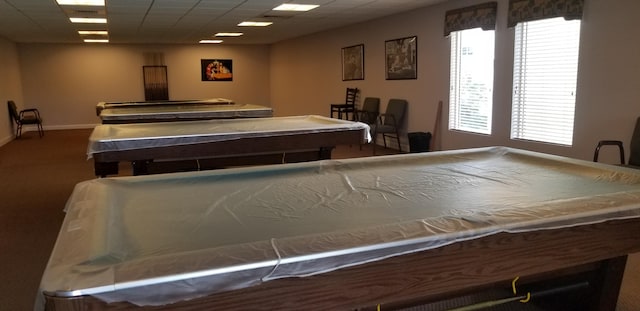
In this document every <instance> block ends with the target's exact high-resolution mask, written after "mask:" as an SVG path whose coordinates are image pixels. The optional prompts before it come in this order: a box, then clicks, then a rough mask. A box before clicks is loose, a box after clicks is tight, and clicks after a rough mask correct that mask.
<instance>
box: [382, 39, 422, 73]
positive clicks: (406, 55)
mask: <svg viewBox="0 0 640 311" xmlns="http://www.w3.org/2000/svg"><path fill="white" fill-rule="evenodd" d="M417 50H418V37H416V36H412V37H406V38H400V39H394V40H388V41H385V43H384V51H385V58H386V70H385V72H386V79H387V80H402V79H417V78H418V51H417Z"/></svg>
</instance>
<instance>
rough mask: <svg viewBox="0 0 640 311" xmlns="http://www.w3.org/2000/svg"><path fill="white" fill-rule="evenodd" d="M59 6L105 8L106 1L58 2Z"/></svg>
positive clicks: (64, 0)
mask: <svg viewBox="0 0 640 311" xmlns="http://www.w3.org/2000/svg"><path fill="white" fill-rule="evenodd" d="M56 1H57V2H58V4H59V5H91V6H104V0H56Z"/></svg>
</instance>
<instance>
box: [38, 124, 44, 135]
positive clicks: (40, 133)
mask: <svg viewBox="0 0 640 311" xmlns="http://www.w3.org/2000/svg"><path fill="white" fill-rule="evenodd" d="M38 135H40V137H42V136H44V128H42V124H40V123H38Z"/></svg>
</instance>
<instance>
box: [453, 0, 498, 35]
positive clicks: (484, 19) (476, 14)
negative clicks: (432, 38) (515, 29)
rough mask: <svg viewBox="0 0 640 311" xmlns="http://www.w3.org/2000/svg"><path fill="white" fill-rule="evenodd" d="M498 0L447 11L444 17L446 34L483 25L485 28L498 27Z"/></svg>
mask: <svg viewBox="0 0 640 311" xmlns="http://www.w3.org/2000/svg"><path fill="white" fill-rule="evenodd" d="M497 10H498V2H487V3H482V4H478V5H474V6H470V7H465V8H461V9H455V10H451V11H447V13H446V14H445V17H444V35H445V37H446V36H448V35H449V34H450V33H451V32H452V31H460V30H465V29H471V28H478V27H481V28H482V29H484V30H492V29H496V13H497Z"/></svg>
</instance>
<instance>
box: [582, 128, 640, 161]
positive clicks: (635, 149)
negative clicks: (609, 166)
mask: <svg viewBox="0 0 640 311" xmlns="http://www.w3.org/2000/svg"><path fill="white" fill-rule="evenodd" d="M604 146H618V152H619V154H620V165H626V166H631V167H635V168H640V117H638V118H637V119H636V127H635V128H634V130H633V135H631V143H630V145H629V147H630V149H631V150H630V151H629V163H626V164H625V159H624V146H623V144H622V141H620V140H601V141H599V142H598V146H597V147H596V150H595V151H594V153H593V162H598V154H599V153H600V149H601V148H602V147H604Z"/></svg>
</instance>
